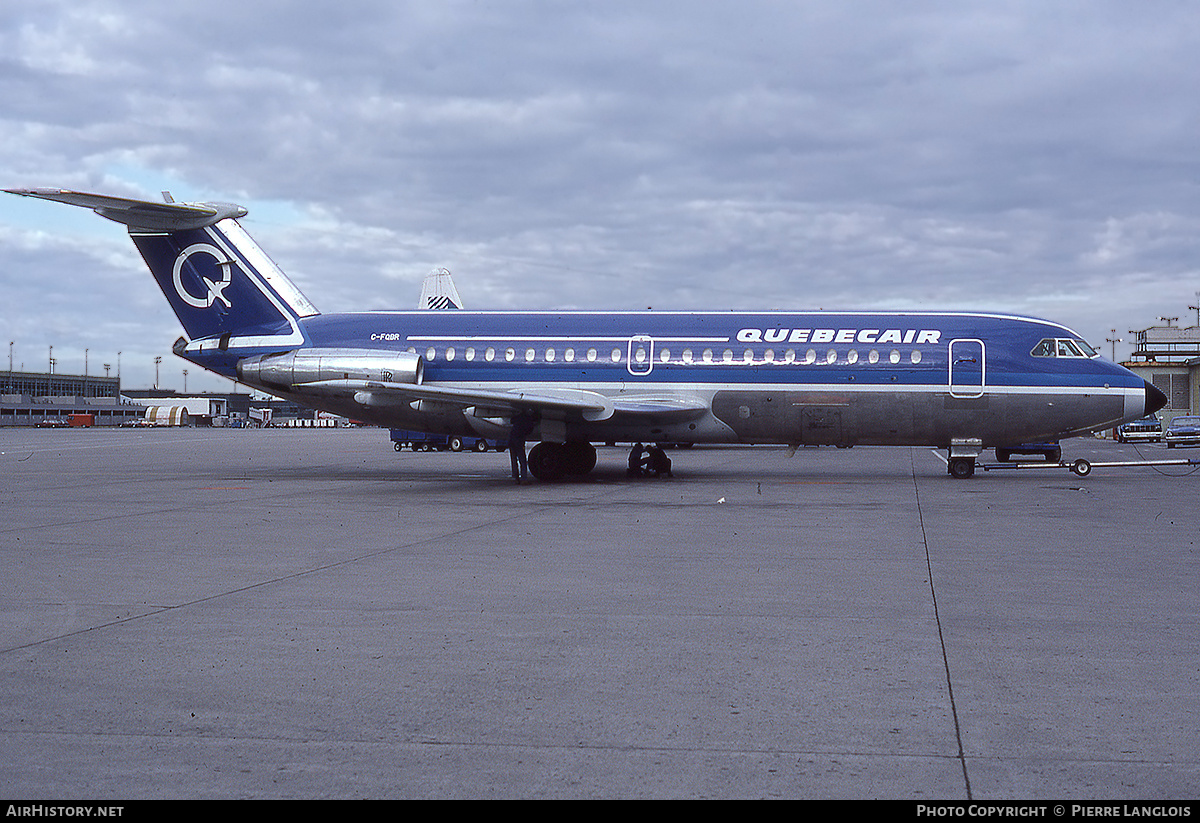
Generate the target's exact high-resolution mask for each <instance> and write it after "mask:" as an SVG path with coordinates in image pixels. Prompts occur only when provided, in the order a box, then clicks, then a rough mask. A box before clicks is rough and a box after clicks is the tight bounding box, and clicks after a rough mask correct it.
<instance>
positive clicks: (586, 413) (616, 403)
mask: <svg viewBox="0 0 1200 823" xmlns="http://www.w3.org/2000/svg"><path fill="white" fill-rule="evenodd" d="M295 390H296V391H299V392H307V393H312V394H341V395H347V394H350V395H353V396H354V398H355V400H357V401H358V402H360V403H363V404H364V405H368V406H389V405H392V406H395V405H406V404H410V403H413V402H415V401H430V402H435V403H444V404H447V405H450V406H457V407H459V408H463V409H466V408H470V407H476V408H483V409H488V410H494V411H496V412H498V413H499V414H497V415H496V416H508V415H510V414H515V413H516V412H520V411H526V412H530V411H532V412H541V413H543V414H545V413H550V414H552V415H555V416H558V415H578V416H579V417H582V418H583V419H584V420H587V421H589V422H597V421H602V420H608V419H609V418H611V417H613V416H614V415H619V416H621V417H624V418H629V417H633V418H639V419H645V418H653V419H655V420H657V421H660V422H668V421H677V420H689V419H694V418H696V417H699V416H701V415H703V414H704V413H706V412H707V411H708V404H707V403H705V402H704V401H703V400H700V399H698V398H691V397H664V396H643V397H637V396H633V397H618V398H612V397H608V396H606V395H603V394H598V393H597V392H591V391H584V390H582V389H558V388H543V389H537V390H535V391H496V390H492V389H474V388H472V389H464V388H455V387H451V386H435V385H430V384H428V383H423V384H420V385H417V384H414V383H383V382H379V381H375V380H321V381H315V382H312V383H301V384H299V385H297V386H295Z"/></svg>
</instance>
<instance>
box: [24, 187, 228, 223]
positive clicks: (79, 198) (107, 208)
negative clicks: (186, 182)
mask: <svg viewBox="0 0 1200 823" xmlns="http://www.w3.org/2000/svg"><path fill="white" fill-rule="evenodd" d="M5 191H6V192H8V193H9V194H19V195H21V196H22V197H37V198H39V199H41V200H53V201H54V202H56V203H66V204H68V205H71V206H82V207H83V208H86V209H92V210H93V211H95V212H96V214H98V215H100V216H101V217H106V218H108V219H109V220H112V221H114V222H117V223H124V224H125V225H126V226H129V228H131V229H140V230H143V231H182V230H185V229H200V228H204V227H205V226H211V225H213V224H214V223H219V222H220V221H222V220H225V219H227V218H231V217H232V218H235V219H236V218H238V217H243V216H245V214H246V209H244V208H243V207H241V206H238V205H235V204H233V203H157V202H154V201H152V200H129V199H127V198H124V197H111V196H109V195H105V194H88V193H86V192H80V191H68V190H67V189H40V188H39V189H5Z"/></svg>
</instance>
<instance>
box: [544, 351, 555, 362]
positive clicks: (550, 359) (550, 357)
mask: <svg viewBox="0 0 1200 823" xmlns="http://www.w3.org/2000/svg"><path fill="white" fill-rule="evenodd" d="M554 357H555V354H554V349H546V362H547V363H553V362H554Z"/></svg>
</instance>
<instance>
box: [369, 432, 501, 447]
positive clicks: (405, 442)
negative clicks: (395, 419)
mask: <svg viewBox="0 0 1200 823" xmlns="http://www.w3.org/2000/svg"><path fill="white" fill-rule="evenodd" d="M391 436H392V448H394V449H395V450H396V451H401V450H402V449H404V448H405V447H406V446H407V447H408V448H410V449H412V450H413V451H415V452H417V451H427V452H428V451H435V450H436V451H446V450H447V449H449V450H450V451H452V452H460V451H463V450H464V449H470V450H471V451H477V452H485V451H487V450H488V449H491V450H493V451H498V452H502V451H504V449H505V448H506V445H505V444H504V443H502V442H500V441H499V440H488V439H487V438H484V437H470V436H466V435H458V434H426V433H425V432H418V431H408V430H406V429H392V430H391Z"/></svg>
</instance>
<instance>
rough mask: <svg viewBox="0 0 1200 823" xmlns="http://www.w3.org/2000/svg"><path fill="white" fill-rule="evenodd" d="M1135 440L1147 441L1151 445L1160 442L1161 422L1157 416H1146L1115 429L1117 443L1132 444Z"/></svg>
mask: <svg viewBox="0 0 1200 823" xmlns="http://www.w3.org/2000/svg"><path fill="white" fill-rule="evenodd" d="M1137 440H1148V441H1149V442H1151V443H1157V442H1159V441H1160V440H1162V421H1161V420H1159V419H1158V416H1157V415H1153V414H1151V415H1148V416H1146V417H1143V418H1142V419H1141V420H1134V421H1133V422H1132V423H1126V424H1125V425H1123V426H1121V427H1119V428H1118V429H1117V442H1118V443H1132V442H1134V441H1137Z"/></svg>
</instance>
